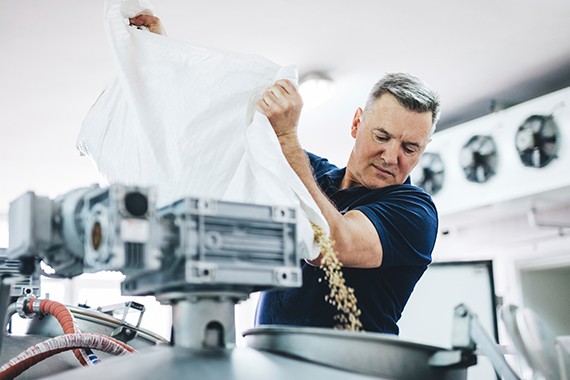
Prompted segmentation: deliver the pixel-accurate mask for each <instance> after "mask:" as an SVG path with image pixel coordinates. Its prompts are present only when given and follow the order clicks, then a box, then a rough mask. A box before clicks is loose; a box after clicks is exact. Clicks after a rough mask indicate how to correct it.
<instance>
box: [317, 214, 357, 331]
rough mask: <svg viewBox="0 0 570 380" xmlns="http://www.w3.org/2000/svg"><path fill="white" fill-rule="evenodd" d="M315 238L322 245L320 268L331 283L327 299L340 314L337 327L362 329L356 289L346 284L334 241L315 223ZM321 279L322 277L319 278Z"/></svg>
mask: <svg viewBox="0 0 570 380" xmlns="http://www.w3.org/2000/svg"><path fill="white" fill-rule="evenodd" d="M313 231H314V234H315V240H316V241H317V243H318V244H319V246H320V247H321V264H320V268H321V269H322V270H323V272H324V274H325V277H324V278H325V281H327V283H328V285H329V294H327V295H326V296H325V301H327V302H328V303H330V304H331V305H333V306H335V307H336V309H337V311H338V314H337V315H335V317H334V318H335V321H336V322H337V323H338V324H337V325H335V328H337V329H341V330H354V331H360V330H362V323H361V322H360V309H359V308H358V306H357V303H356V296H355V294H354V289H353V288H351V287H348V286H346V283H345V279H344V276H343V274H342V271H341V268H342V263H341V262H340V261H339V260H338V257H337V255H336V253H335V251H334V249H333V245H334V242H333V241H332V240H331V239H330V237H329V236H327V235H326V234H325V232H324V231H323V230H322V228H320V227H319V226H317V225H314V224H313ZM319 281H320V279H319Z"/></svg>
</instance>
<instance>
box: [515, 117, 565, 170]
mask: <svg viewBox="0 0 570 380" xmlns="http://www.w3.org/2000/svg"><path fill="white" fill-rule="evenodd" d="M559 135H560V132H559V129H558V125H557V124H556V122H555V121H554V118H553V117H552V116H545V115H532V116H530V117H529V118H527V119H526V120H525V122H524V123H523V124H522V125H521V126H520V127H519V129H518V131H517V133H516V135H515V146H516V148H517V152H518V153H519V157H520V159H521V161H522V163H523V164H524V165H525V166H529V167H535V168H542V167H544V166H546V165H548V164H549V163H550V162H552V160H553V159H554V158H555V157H556V155H557V153H558V147H559V142H560V141H559V140H560V139H559Z"/></svg>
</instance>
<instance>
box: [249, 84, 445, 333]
mask: <svg viewBox="0 0 570 380" xmlns="http://www.w3.org/2000/svg"><path fill="white" fill-rule="evenodd" d="M302 106H303V102H302V99H301V96H300V94H299V92H298V90H297V88H296V86H295V85H294V84H293V83H291V82H289V81H286V80H281V81H277V82H275V84H274V85H273V86H272V87H271V88H270V89H269V90H267V91H266V92H265V93H264V94H263V96H262V98H261V99H260V100H259V101H258V102H257V109H258V110H259V111H260V112H262V113H263V114H265V115H266V116H267V117H268V119H269V121H270V122H271V125H272V127H273V129H274V131H275V134H276V135H277V138H278V139H279V142H280V144H281V149H282V151H283V153H284V155H285V157H286V158H287V160H288V162H289V164H290V165H291V167H292V168H293V170H295V172H296V173H297V175H298V176H299V177H300V178H301V180H302V181H303V183H304V184H305V186H306V187H307V189H308V190H309V192H310V194H311V196H312V197H313V198H314V199H315V201H316V203H317V205H318V206H319V208H320V209H321V211H322V213H323V215H324V217H325V219H326V220H327V222H328V224H329V226H330V230H331V238H332V240H333V241H334V249H335V251H336V253H337V255H338V258H339V260H340V262H341V263H342V264H343V265H344V268H343V274H344V278H345V279H346V283H347V285H348V286H350V287H352V288H354V291H355V294H356V298H357V300H358V307H359V308H360V310H361V312H362V315H361V317H360V319H361V322H362V325H363V329H364V330H366V331H375V332H382V333H390V334H398V332H399V330H398V326H397V324H396V322H397V321H398V319H399V318H400V316H401V313H402V310H403V308H404V305H405V304H406V302H407V301H408V298H409V296H410V294H411V292H412V290H413V288H414V286H415V284H416V282H417V281H418V280H419V279H420V277H421V275H422V274H423V272H424V271H425V270H426V269H427V266H428V264H429V263H430V262H431V252H432V249H433V246H434V244H435V238H436V233H437V224H438V219H437V211H436V209H435V206H434V204H433V202H432V200H431V198H430V196H429V195H428V194H427V193H425V192H424V191H423V190H421V189H419V188H417V187H415V186H412V185H411V184H410V179H409V174H410V172H411V171H412V169H413V168H414V167H415V166H416V164H417V163H418V161H419V159H420V157H421V155H422V154H423V152H424V150H425V148H426V145H427V144H428V142H429V141H430V138H431V135H432V133H433V130H434V129H435V125H436V122H437V119H438V117H439V100H438V96H437V95H436V94H435V93H434V92H433V91H431V90H430V89H429V88H427V87H426V86H425V85H424V84H423V83H422V82H421V81H420V80H419V79H417V78H415V77H413V76H410V75H407V74H389V75H386V76H385V77H384V78H383V79H381V80H380V81H379V82H378V83H376V85H375V86H374V88H373V89H372V92H371V93H370V96H369V99H368V101H367V103H366V106H365V108H364V109H361V108H358V109H357V110H356V113H355V114H354V118H353V120H352V126H351V135H352V137H353V138H354V139H355V142H354V147H353V149H352V152H351V154H350V157H349V160H348V164H347V166H346V168H344V169H339V168H337V167H336V166H334V165H332V164H330V163H329V162H328V161H327V160H326V159H324V158H320V157H318V156H316V155H313V154H310V153H306V152H305V151H303V149H302V148H301V146H300V144H299V140H298V137H297V124H298V121H299V117H300V114H301V109H302ZM319 262H320V258H317V259H316V260H315V261H313V262H311V263H303V286H302V287H301V288H299V289H286V290H274V291H268V292H263V293H262V294H261V296H260V300H259V304H258V310H257V316H256V322H257V324H278V325H296V326H317V327H333V326H334V325H335V321H334V316H335V315H336V313H337V312H336V310H335V307H334V306H332V305H330V304H328V303H327V302H326V301H325V295H326V294H328V288H327V284H326V283H325V282H324V281H320V280H319V279H321V278H322V277H323V273H322V270H321V269H319V268H318V267H316V266H318V264H319Z"/></svg>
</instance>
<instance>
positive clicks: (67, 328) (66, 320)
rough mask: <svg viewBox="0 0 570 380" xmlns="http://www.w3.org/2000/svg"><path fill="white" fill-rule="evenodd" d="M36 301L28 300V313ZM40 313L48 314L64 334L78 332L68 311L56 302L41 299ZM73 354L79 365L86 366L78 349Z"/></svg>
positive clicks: (33, 299)
mask: <svg viewBox="0 0 570 380" xmlns="http://www.w3.org/2000/svg"><path fill="white" fill-rule="evenodd" d="M35 301H36V299H35V298H30V300H29V302H28V304H27V306H28V309H29V311H30V312H32V313H33V312H34V311H33V310H31V308H32V305H33V304H34V302H35ZM40 312H41V313H44V314H50V315H53V316H54V317H55V319H57V321H58V322H59V324H60V325H61V328H62V329H63V333H64V334H74V333H77V332H79V331H77V330H76V328H75V323H74V322H73V315H72V314H71V312H70V311H69V309H68V308H67V307H66V306H65V305H64V304H61V303H59V302H56V301H52V300H49V299H42V300H40ZM73 354H74V355H75V357H76V358H77V360H79V363H81V365H83V366H86V365H88V364H87V361H86V360H85V359H84V358H83V353H82V352H81V350H79V349H75V350H73Z"/></svg>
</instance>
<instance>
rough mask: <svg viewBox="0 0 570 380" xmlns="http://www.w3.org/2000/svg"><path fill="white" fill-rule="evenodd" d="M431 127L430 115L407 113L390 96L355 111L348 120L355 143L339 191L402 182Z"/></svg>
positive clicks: (419, 155)
mask: <svg viewBox="0 0 570 380" xmlns="http://www.w3.org/2000/svg"><path fill="white" fill-rule="evenodd" d="M431 127H432V113H431V112H422V113H418V112H414V111H409V110H407V109H406V108H404V107H403V106H401V105H400V103H398V101H397V99H396V98H395V97H394V96H393V95H391V94H384V95H382V96H381V97H380V99H378V100H377V101H376V103H374V105H373V107H370V109H367V110H366V111H363V110H362V109H360V108H359V109H358V110H357V111H356V114H355V115H354V119H353V121H352V129H351V135H352V137H354V138H355V139H356V140H355V143H354V148H353V151H352V154H351V157H350V160H349V163H348V165H347V171H346V174H347V175H346V177H345V180H344V181H343V188H346V187H353V186H365V187H367V188H381V187H385V186H390V185H395V184H402V183H404V181H405V180H406V178H407V177H408V175H409V174H410V172H411V171H412V169H413V168H414V167H415V166H416V164H417V163H418V161H419V160H420V157H421V155H422V153H423V152H424V150H425V147H426V145H427V143H428V142H429V140H430V130H431Z"/></svg>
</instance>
